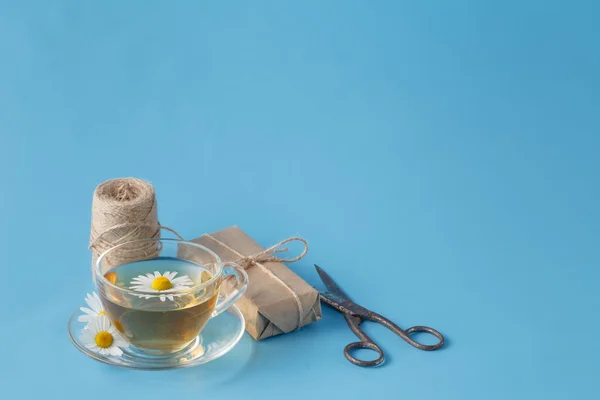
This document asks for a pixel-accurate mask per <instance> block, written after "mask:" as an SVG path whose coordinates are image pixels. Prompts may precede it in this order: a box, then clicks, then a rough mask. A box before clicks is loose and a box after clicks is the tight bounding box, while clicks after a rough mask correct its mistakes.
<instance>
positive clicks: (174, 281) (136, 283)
mask: <svg viewBox="0 0 600 400" xmlns="http://www.w3.org/2000/svg"><path fill="white" fill-rule="evenodd" d="M176 275H177V272H171V271H167V272H165V273H164V274H162V275H161V274H160V272H158V271H154V275H153V274H150V273H147V274H146V275H139V276H137V277H135V278H133V280H132V281H131V283H130V285H131V286H130V289H132V290H135V291H137V292H155V293H157V294H158V296H159V297H160V300H161V301H165V299H169V300H171V301H173V299H174V295H172V294H168V293H169V292H175V291H179V290H184V289H189V287H190V286H193V285H194V282H193V281H192V280H191V279H190V277H189V276H187V275H183V276H180V277H178V278H175V276H176ZM140 297H143V298H146V299H149V298H151V297H154V296H152V295H148V294H143V295H140Z"/></svg>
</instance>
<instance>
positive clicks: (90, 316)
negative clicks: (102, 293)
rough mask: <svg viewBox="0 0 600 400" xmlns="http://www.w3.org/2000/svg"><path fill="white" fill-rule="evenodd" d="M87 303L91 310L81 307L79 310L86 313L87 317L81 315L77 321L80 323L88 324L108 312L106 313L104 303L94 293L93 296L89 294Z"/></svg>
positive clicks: (86, 299)
mask: <svg viewBox="0 0 600 400" xmlns="http://www.w3.org/2000/svg"><path fill="white" fill-rule="evenodd" d="M85 302H86V303H87V305H88V306H89V307H90V308H87V307H80V308H79V309H80V310H81V311H83V312H84V313H85V315H80V316H79V318H77V320H78V321H79V322H87V323H88V324H89V323H90V322H91V321H92V320H94V319H95V318H97V317H98V316H101V315H104V316H105V315H106V311H104V307H103V306H102V302H101V301H100V297H98V295H97V294H96V292H93V293H92V294H91V295H90V294H89V293H88V295H87V297H86V298H85Z"/></svg>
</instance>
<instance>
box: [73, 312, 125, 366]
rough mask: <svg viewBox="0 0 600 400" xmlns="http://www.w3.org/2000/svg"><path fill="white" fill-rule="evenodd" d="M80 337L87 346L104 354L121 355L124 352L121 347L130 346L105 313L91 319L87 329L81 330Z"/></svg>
mask: <svg viewBox="0 0 600 400" xmlns="http://www.w3.org/2000/svg"><path fill="white" fill-rule="evenodd" d="M79 339H80V340H81V342H82V343H83V345H84V346H85V347H87V348H88V349H90V350H91V351H94V352H96V353H100V354H101V355H103V356H109V355H110V356H117V357H119V356H121V355H122V354H123V350H121V348H125V347H127V346H128V345H127V342H126V341H125V340H124V339H123V338H122V337H121V335H119V332H117V330H116V329H115V327H114V326H112V325H111V323H110V321H109V319H108V318H107V317H106V316H104V315H100V316H99V317H96V318H94V319H93V320H92V321H90V323H89V324H88V327H87V329H83V330H82V331H81V337H80V338H79Z"/></svg>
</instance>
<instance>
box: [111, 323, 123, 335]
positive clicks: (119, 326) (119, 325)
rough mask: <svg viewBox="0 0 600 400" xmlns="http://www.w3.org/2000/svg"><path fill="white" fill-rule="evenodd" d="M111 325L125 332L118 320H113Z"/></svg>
mask: <svg viewBox="0 0 600 400" xmlns="http://www.w3.org/2000/svg"><path fill="white" fill-rule="evenodd" d="M113 325H114V327H115V328H117V330H118V331H119V332H121V333H125V329H123V325H122V324H121V323H120V322H119V321H113Z"/></svg>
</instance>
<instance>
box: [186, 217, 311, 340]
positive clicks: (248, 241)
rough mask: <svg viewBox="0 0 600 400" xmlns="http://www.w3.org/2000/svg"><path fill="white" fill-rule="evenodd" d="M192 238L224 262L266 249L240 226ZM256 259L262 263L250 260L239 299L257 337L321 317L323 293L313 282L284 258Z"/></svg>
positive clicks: (287, 330) (245, 316) (298, 326)
mask: <svg viewBox="0 0 600 400" xmlns="http://www.w3.org/2000/svg"><path fill="white" fill-rule="evenodd" d="M192 242H194V243H198V244H201V245H203V246H205V247H208V248H209V249H210V250H212V251H213V252H215V253H216V254H217V255H218V256H219V257H220V258H221V260H222V261H224V262H227V261H232V262H236V261H239V260H240V258H245V257H252V256H254V255H256V254H259V253H261V252H263V251H264V248H262V247H261V246H260V245H259V244H258V243H256V242H255V241H254V240H253V239H252V238H251V237H250V236H248V235H246V233H244V231H242V230H241V229H240V228H238V227H237V226H233V227H230V228H226V229H223V230H220V231H218V232H215V233H211V234H210V235H206V234H205V235H202V236H200V237H199V238H197V239H194V240H192ZM268 258H272V257H268ZM242 261H248V259H247V258H246V259H245V260H242ZM256 261H257V262H258V264H257V263H247V264H249V265H248V266H247V268H246V272H247V273H248V288H247V290H246V292H245V293H244V295H243V296H242V297H241V298H240V299H239V300H238V301H237V302H236V303H235V305H236V306H237V307H238V308H239V310H240V311H241V312H242V314H243V315H244V318H245V319H246V331H247V332H248V333H249V334H250V335H251V336H252V337H253V338H254V339H256V340H261V339H265V338H268V337H271V336H275V335H280V334H282V333H288V332H291V331H294V330H296V329H298V328H300V327H302V326H304V325H308V324H311V323H313V322H317V321H318V320H320V319H321V303H320V301H319V293H318V292H317V291H316V290H315V289H314V288H313V287H312V286H310V285H309V284H308V283H306V282H305V281H304V280H303V279H302V278H300V277H299V276H298V275H296V274H295V273H294V272H293V271H292V270H290V269H289V268H288V267H287V266H285V265H284V264H283V263H281V262H274V261H265V262H262V261H260V258H258V259H257V260H256ZM240 264H242V265H243V264H244V262H241V263H240ZM243 266H244V265H243ZM226 283H227V282H224V283H223V284H224V285H225V284H226Z"/></svg>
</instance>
